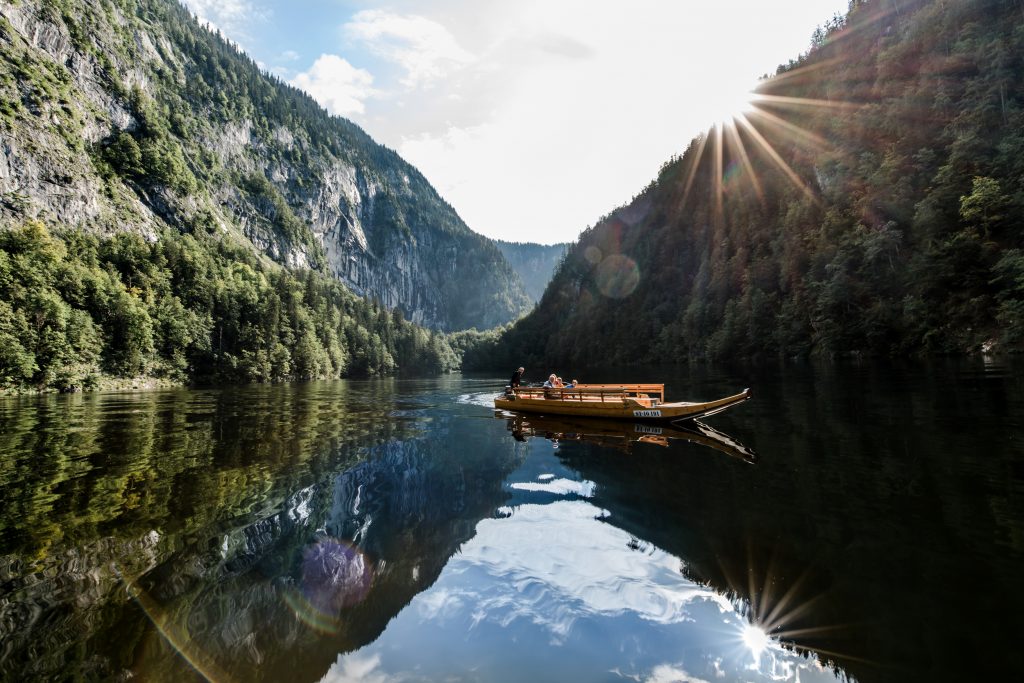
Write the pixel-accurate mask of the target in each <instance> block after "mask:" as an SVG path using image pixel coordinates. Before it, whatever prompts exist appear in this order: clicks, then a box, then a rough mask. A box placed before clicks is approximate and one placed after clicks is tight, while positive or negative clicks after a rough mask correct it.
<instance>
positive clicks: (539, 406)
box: [494, 389, 750, 422]
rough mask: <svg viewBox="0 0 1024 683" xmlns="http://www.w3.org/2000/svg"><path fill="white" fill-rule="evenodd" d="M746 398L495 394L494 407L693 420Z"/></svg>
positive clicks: (649, 419) (644, 419)
mask: <svg viewBox="0 0 1024 683" xmlns="http://www.w3.org/2000/svg"><path fill="white" fill-rule="evenodd" d="M749 398H750V389H744V390H743V391H742V392H740V393H738V394H735V395H733V396H726V397H725V398H720V399H718V400H716V401H706V402H704V403H688V402H679V403H658V404H656V405H651V406H647V405H644V404H642V403H641V402H638V401H636V400H633V399H629V398H627V399H621V400H609V401H574V400H563V399H550V398H522V397H518V396H517V397H512V396H506V395H502V396H498V397H497V398H495V399H494V407H495V408H497V409H499V410H510V411H513V412H519V413H533V414H540V415H568V416H572V417H599V418H605V419H613V420H632V421H635V422H676V421H678V420H696V419H699V418H702V417H707V416H708V415H714V414H715V413H720V412H722V411H723V410H725V409H727V408H731V407H732V406H734V405H736V404H738V403H743V402H744V401H746V400H747V399H749Z"/></svg>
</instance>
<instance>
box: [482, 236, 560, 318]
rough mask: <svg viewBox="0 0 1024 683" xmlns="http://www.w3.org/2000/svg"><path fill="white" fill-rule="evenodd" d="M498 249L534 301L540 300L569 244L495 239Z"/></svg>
mask: <svg viewBox="0 0 1024 683" xmlns="http://www.w3.org/2000/svg"><path fill="white" fill-rule="evenodd" d="M494 243H495V244H497V245H498V249H500V250H501V253H502V254H503V255H504V256H505V260H506V261H508V262H509V265H510V266H512V270H514V271H515V272H516V273H517V274H518V275H519V278H520V279H521V280H522V281H523V289H524V290H525V291H526V295H527V296H529V297H530V299H531V300H532V301H533V303H537V302H538V301H540V298H541V295H543V294H544V290H545V288H547V286H548V283H549V282H551V277H552V276H553V275H554V274H555V269H556V268H557V267H558V264H559V263H561V261H562V258H563V257H564V256H565V253H566V252H567V251H568V250H569V244H568V243H567V242H566V243H562V244H532V243H528V242H527V243H523V242H504V241H502V240H495V242H494Z"/></svg>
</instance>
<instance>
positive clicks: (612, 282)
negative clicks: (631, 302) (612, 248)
mask: <svg viewBox="0 0 1024 683" xmlns="http://www.w3.org/2000/svg"><path fill="white" fill-rule="evenodd" d="M594 280H595V281H596V282H597V288H598V289H599V290H601V293H602V294H604V295H605V296H606V297H608V298H609V299H625V298H626V297H627V296H629V295H630V294H632V293H633V292H634V291H636V287H637V285H638V284H640V268H639V267H637V265H636V261H634V260H633V259H631V258H630V257H628V256H626V255H625V254H611V255H610V256H607V257H605V258H604V259H603V260H602V261H601V263H599V264H598V266H597V268H596V269H595V272H594Z"/></svg>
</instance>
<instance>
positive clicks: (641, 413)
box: [633, 410, 661, 417]
mask: <svg viewBox="0 0 1024 683" xmlns="http://www.w3.org/2000/svg"><path fill="white" fill-rule="evenodd" d="M633 417H661V411H660V410H634V411H633Z"/></svg>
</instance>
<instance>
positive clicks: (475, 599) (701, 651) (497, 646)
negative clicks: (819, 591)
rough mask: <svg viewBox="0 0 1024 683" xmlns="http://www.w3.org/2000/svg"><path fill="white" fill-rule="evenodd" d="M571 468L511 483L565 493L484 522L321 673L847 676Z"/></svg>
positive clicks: (507, 677) (348, 676)
mask: <svg viewBox="0 0 1024 683" xmlns="http://www.w3.org/2000/svg"><path fill="white" fill-rule="evenodd" d="M534 457H536V453H535V455H534ZM545 457H548V458H550V457H551V456H550V455H547V456H545ZM555 469H558V466H557V465H555V466H554V467H551V466H545V467H544V468H542V470H541V471H545V472H550V471H554V470H555ZM568 476H571V475H570V473H568V472H567V471H566V470H565V469H561V471H560V472H559V476H558V477H557V479H555V480H554V481H550V480H549V481H547V482H545V483H544V484H541V483H540V482H537V481H536V474H535V475H533V476H532V477H529V478H530V479H532V481H527V482H522V481H519V482H515V481H514V482H513V483H512V484H511V486H512V487H513V488H516V487H518V486H526V487H527V488H529V489H531V490H533V489H534V488H535V486H536V485H540V486H542V487H544V490H545V491H546V493H547V494H548V495H549V496H550V495H551V494H553V493H557V491H558V489H562V490H563V493H562V497H560V498H555V499H554V500H553V501H552V502H548V503H547V504H534V503H532V502H531V503H522V504H520V505H518V506H517V507H515V509H514V514H502V515H499V516H497V517H496V518H491V519H485V520H483V521H482V522H480V523H479V524H478V526H477V528H476V535H475V536H474V537H473V538H472V539H471V540H470V541H468V542H467V543H466V544H465V545H463V547H462V548H461V550H460V552H459V553H458V554H456V555H455V556H453V557H452V559H451V560H450V561H449V563H448V565H447V566H446V567H445V569H444V571H443V572H442V573H441V576H440V577H439V578H438V580H437V581H436V582H435V584H434V585H433V586H432V587H431V588H430V589H429V590H427V591H425V592H423V593H421V594H420V595H418V596H417V597H416V598H415V599H414V600H413V601H412V602H411V603H410V604H409V605H408V606H407V607H406V608H405V609H404V610H403V611H402V612H400V613H399V614H398V616H396V617H395V619H394V620H393V621H392V622H391V624H389V626H388V629H387V630H386V631H385V632H384V633H383V634H382V635H381V637H380V638H379V639H378V640H377V641H375V642H374V643H372V644H371V645H369V646H367V647H364V648H362V649H361V650H358V651H356V652H353V653H350V654H348V655H345V656H342V657H340V658H339V660H338V662H337V663H336V664H335V665H334V667H332V669H331V670H330V672H329V673H328V675H327V676H325V678H324V680H325V681H348V680H356V678H354V676H355V675H356V674H358V677H359V679H360V680H371V681H398V680H402V681H405V680H435V679H438V678H442V677H454V678H458V677H459V671H454V670H453V669H452V666H453V663H458V666H459V667H461V669H462V672H463V673H466V674H470V673H471V674H472V677H473V678H474V679H479V680H488V681H516V680H534V681H541V680H605V679H608V678H610V677H611V678H612V679H616V678H621V679H623V680H637V681H661V680H664V681H670V680H672V681H675V680H706V681H712V680H715V681H719V680H721V681H732V680H741V679H742V680H746V681H778V680H794V681H795V680H800V681H802V682H803V683H808V682H811V681H833V680H843V678H842V675H841V674H837V673H836V672H834V671H832V670H830V669H827V668H825V667H824V666H822V665H821V664H820V663H819V662H818V661H817V660H816V659H815V658H814V657H811V658H810V659H805V658H802V657H801V656H799V655H797V654H796V653H794V652H791V651H789V650H787V649H784V648H782V647H781V646H780V645H779V644H778V643H774V641H771V640H769V638H768V637H767V636H766V635H765V634H764V632H763V631H760V629H757V628H756V627H752V626H751V625H750V624H749V622H748V620H747V618H746V617H745V616H743V615H742V614H740V612H739V611H737V608H736V607H735V606H734V605H733V604H732V603H731V602H730V600H729V599H727V598H726V597H725V596H723V595H720V594H718V593H716V592H715V591H713V590H710V589H708V588H706V587H704V586H700V585H697V584H695V583H693V582H691V581H689V580H687V579H686V578H684V577H683V575H682V574H681V572H680V567H681V564H682V562H681V560H680V558H678V557H676V556H674V555H671V554H669V553H666V552H664V551H662V550H661V549H659V548H656V547H654V546H652V545H650V544H649V543H643V544H641V545H640V546H639V548H638V545H637V543H636V539H635V538H634V537H633V536H631V535H630V534H629V533H628V532H626V531H623V530H621V529H618V528H617V527H616V526H615V519H614V518H613V517H609V516H608V513H607V512H606V511H604V510H602V509H600V508H598V507H596V506H594V505H593V504H591V503H590V502H589V501H587V500H580V499H579V498H578V497H575V496H574V495H573V494H575V493H576V491H574V490H573V487H569V486H565V487H562V485H561V482H564V481H566V480H567V479H568ZM553 483H557V484H558V485H556V486H551V484H553ZM545 484H546V486H545ZM579 484H580V485H581V486H584V487H585V486H586V484H587V482H579Z"/></svg>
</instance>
